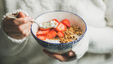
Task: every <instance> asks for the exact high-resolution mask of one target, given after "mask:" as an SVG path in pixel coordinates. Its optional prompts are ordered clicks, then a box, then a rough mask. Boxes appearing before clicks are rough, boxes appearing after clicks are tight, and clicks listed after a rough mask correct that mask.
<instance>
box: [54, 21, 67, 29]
mask: <svg viewBox="0 0 113 64" xmlns="http://www.w3.org/2000/svg"><path fill="white" fill-rule="evenodd" d="M55 29H56V31H65V30H66V29H67V27H66V25H64V24H63V23H61V22H60V23H59V24H58V25H57V27H56V28H55Z"/></svg>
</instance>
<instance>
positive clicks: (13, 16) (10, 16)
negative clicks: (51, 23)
mask: <svg viewBox="0 0 113 64" xmlns="http://www.w3.org/2000/svg"><path fill="white" fill-rule="evenodd" d="M6 16H7V17H9V18H13V19H17V18H16V16H15V15H12V14H6ZM30 22H33V23H35V24H37V25H38V26H40V25H39V24H38V23H36V21H35V20H30Z"/></svg>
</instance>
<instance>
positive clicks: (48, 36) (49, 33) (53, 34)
mask: <svg viewBox="0 0 113 64" xmlns="http://www.w3.org/2000/svg"><path fill="white" fill-rule="evenodd" d="M56 35H57V33H56V31H55V30H50V31H49V32H48V34H47V38H48V39H52V38H54V37H56Z"/></svg>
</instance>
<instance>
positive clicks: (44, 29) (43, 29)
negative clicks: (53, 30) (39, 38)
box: [39, 27, 50, 31]
mask: <svg viewBox="0 0 113 64" xmlns="http://www.w3.org/2000/svg"><path fill="white" fill-rule="evenodd" d="M39 29H40V30H42V31H46V30H50V28H41V27H39Z"/></svg>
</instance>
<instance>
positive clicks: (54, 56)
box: [43, 49, 76, 62]
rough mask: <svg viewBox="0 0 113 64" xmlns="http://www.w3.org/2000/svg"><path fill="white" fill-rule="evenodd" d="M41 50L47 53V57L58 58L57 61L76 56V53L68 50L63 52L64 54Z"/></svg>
mask: <svg viewBox="0 0 113 64" xmlns="http://www.w3.org/2000/svg"><path fill="white" fill-rule="evenodd" d="M43 52H44V53H45V54H47V55H48V56H49V57H52V58H54V59H58V60H59V61H61V62H63V61H68V60H70V59H72V58H76V55H75V53H74V52H73V51H69V52H67V53H64V54H58V53H52V52H49V51H47V50H45V49H44V50H43Z"/></svg>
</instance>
